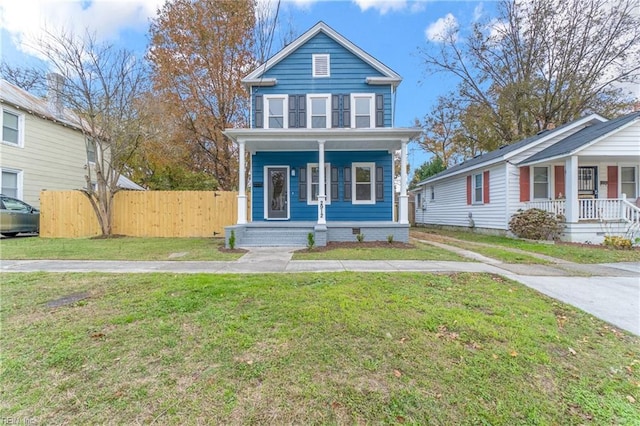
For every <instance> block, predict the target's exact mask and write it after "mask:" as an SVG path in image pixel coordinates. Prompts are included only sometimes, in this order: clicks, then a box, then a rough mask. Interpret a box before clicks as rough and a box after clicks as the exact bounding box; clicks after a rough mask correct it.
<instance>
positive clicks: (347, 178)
mask: <svg viewBox="0 0 640 426" xmlns="http://www.w3.org/2000/svg"><path fill="white" fill-rule="evenodd" d="M344 200H345V201H351V167H345V168H344Z"/></svg>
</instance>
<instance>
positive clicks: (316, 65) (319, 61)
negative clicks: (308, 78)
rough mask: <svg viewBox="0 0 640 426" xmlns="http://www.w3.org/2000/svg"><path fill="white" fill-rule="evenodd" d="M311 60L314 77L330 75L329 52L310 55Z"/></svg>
mask: <svg viewBox="0 0 640 426" xmlns="http://www.w3.org/2000/svg"><path fill="white" fill-rule="evenodd" d="M311 61H312V63H313V66H312V67H313V76H314V77H330V76H331V61H330V58H329V54H315V55H311Z"/></svg>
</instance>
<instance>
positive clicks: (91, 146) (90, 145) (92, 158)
mask: <svg viewBox="0 0 640 426" xmlns="http://www.w3.org/2000/svg"><path fill="white" fill-rule="evenodd" d="M87 161H89V162H90V163H95V162H96V142H95V141H94V140H93V138H88V139H87Z"/></svg>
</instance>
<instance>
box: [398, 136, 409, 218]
mask: <svg viewBox="0 0 640 426" xmlns="http://www.w3.org/2000/svg"><path fill="white" fill-rule="evenodd" d="M407 142H408V141H407V140H406V139H403V140H402V145H401V148H400V199H399V200H398V222H399V223H401V224H403V225H406V224H408V223H409V196H408V195H407Z"/></svg>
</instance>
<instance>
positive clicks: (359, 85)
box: [252, 32, 392, 127]
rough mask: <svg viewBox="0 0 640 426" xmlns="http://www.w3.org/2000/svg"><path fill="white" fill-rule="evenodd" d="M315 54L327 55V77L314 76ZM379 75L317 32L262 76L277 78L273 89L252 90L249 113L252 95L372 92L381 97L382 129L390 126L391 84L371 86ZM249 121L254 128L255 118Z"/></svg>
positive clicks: (253, 108)
mask: <svg viewBox="0 0 640 426" xmlns="http://www.w3.org/2000/svg"><path fill="white" fill-rule="evenodd" d="M316 53H321V54H322V53H328V54H329V55H330V75H331V76H330V77H315V78H314V77H313V76H312V64H311V58H312V55H313V54H316ZM381 76H382V74H381V73H380V72H379V71H377V70H376V69H375V68H373V67H371V66H370V65H369V64H367V63H366V62H364V61H363V60H362V59H360V58H358V57H357V56H356V55H354V54H353V53H351V52H350V51H349V50H347V49H345V48H344V47H343V46H341V45H340V44H338V43H337V42H335V41H334V40H333V39H331V38H330V37H328V36H327V35H326V34H324V33H322V32H321V33H318V34H317V35H316V36H314V37H313V38H311V39H310V40H309V41H307V42H306V43H305V44H303V45H302V46H300V47H299V48H298V49H296V50H295V51H293V52H292V53H291V54H290V55H289V56H287V57H286V58H284V59H283V60H282V61H280V62H279V63H278V64H276V65H275V66H273V68H271V69H269V70H268V71H267V72H265V73H264V77H265V78H276V79H277V84H276V85H275V86H273V87H253V89H252V91H253V99H252V102H253V104H252V111H253V112H254V114H255V95H271V94H287V95H292V94H295V95H304V94H307V93H329V94H347V93H374V94H383V95H384V127H391V110H392V108H391V103H392V94H391V85H384V86H374V85H369V84H367V83H366V81H365V79H366V78H367V77H381ZM252 122H253V123H254V126H255V115H254V117H253V120H252Z"/></svg>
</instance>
